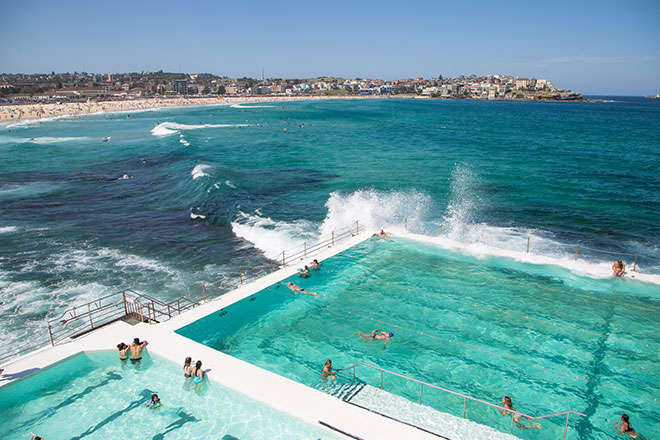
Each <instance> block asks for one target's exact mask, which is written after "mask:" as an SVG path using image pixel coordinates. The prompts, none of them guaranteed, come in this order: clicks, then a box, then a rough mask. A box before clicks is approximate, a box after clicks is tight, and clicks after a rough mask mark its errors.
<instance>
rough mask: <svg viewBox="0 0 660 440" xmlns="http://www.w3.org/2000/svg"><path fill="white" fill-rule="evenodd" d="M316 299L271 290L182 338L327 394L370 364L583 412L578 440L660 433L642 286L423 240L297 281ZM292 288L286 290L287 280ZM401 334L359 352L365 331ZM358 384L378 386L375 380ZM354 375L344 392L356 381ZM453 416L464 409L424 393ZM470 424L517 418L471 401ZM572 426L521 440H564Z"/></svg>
mask: <svg viewBox="0 0 660 440" xmlns="http://www.w3.org/2000/svg"><path fill="white" fill-rule="evenodd" d="M290 280H291V281H293V282H294V283H296V284H298V285H299V286H301V287H303V288H305V289H307V290H310V291H314V292H317V293H318V294H319V295H318V297H312V296H306V295H300V294H295V293H293V292H291V291H290V290H289V289H288V288H287V287H286V286H284V285H273V286H270V287H268V288H266V289H264V290H262V291H260V292H258V293H256V294H255V295H252V296H251V297H249V298H246V299H244V300H242V301H240V302H238V303H235V304H233V305H231V306H229V307H227V308H225V309H223V310H220V311H218V312H216V313H213V314H210V315H208V316H206V317H204V318H202V319H200V320H198V321H196V322H194V323H192V324H190V325H188V326H186V327H183V328H181V329H179V330H178V333H179V334H181V335H183V336H186V337H188V338H190V339H193V340H195V341H198V342H200V343H203V344H205V345H207V346H209V347H213V348H215V349H217V350H221V351H223V352H225V353H227V354H230V355H233V356H235V357H237V358H240V359H242V360H245V361H248V362H251V363H253V364H256V365H258V366H260V367H263V368H265V369H268V370H271V371H273V372H276V373H278V374H281V375H283V376H285V377H288V378H291V379H294V380H296V381H298V382H301V383H304V384H307V385H309V386H312V387H317V388H321V389H324V390H328V389H329V388H332V387H330V386H329V385H326V384H324V383H323V381H322V380H321V379H320V377H319V373H320V371H321V368H322V366H323V363H324V361H325V360H326V359H332V361H333V364H334V366H335V368H342V367H347V366H350V365H352V364H355V363H356V362H360V361H363V362H369V363H372V364H375V365H378V366H380V367H383V368H387V369H390V370H393V371H396V372H398V373H401V374H405V375H409V376H412V377H415V378H418V379H421V380H424V381H427V382H430V383H434V384H438V385H442V386H445V387H447V388H450V389H453V390H455V391H459V392H462V393H466V394H469V395H471V396H475V397H477V398H480V399H484V400H487V401H489V402H493V403H499V402H500V400H501V399H502V397H503V396H505V395H508V396H511V397H512V399H513V404H514V407H515V408H516V409H517V410H519V411H523V412H525V413H528V414H530V415H542V414H548V413H554V412H558V411H563V410H570V409H572V410H576V411H580V412H583V413H585V414H587V416H588V418H581V417H571V420H570V426H569V438H580V439H609V438H614V437H615V433H614V430H613V428H612V423H613V422H615V421H617V420H618V417H619V415H620V414H621V413H622V412H626V413H628V414H629V415H630V416H631V421H632V423H633V426H634V427H635V428H636V429H637V430H638V431H640V432H641V433H646V435H647V436H648V435H649V434H652V433H657V432H660V408H659V403H658V401H657V398H658V397H660V368H659V366H660V290H659V289H658V286H655V285H649V284H644V283H641V282H638V281H635V280H620V279H616V280H613V279H593V278H587V277H580V276H578V275H575V274H574V273H572V272H570V271H568V270H565V269H562V268H558V267H554V266H535V265H531V264H525V263H519V262H515V261H511V260H506V259H502V258H480V259H479V258H474V257H470V256H465V255H462V254H457V253H452V252H450V251H446V250H442V249H440V248H437V247H434V246H431V245H428V244H424V243H417V242H414V241H407V240H403V239H396V240H394V241H391V242H387V241H380V240H368V241H366V242H363V243H362V244H360V245H358V246H356V247H354V248H351V249H349V250H348V251H345V252H343V253H341V254H339V255H337V256H335V257H332V258H330V259H328V260H326V261H324V262H323V263H322V268H321V270H320V272H313V273H312V276H311V277H310V278H308V279H302V278H299V277H297V276H294V277H292V278H290ZM287 281H288V280H287ZM373 329H384V330H386V331H388V332H390V331H391V332H393V333H394V337H393V338H392V341H391V342H390V343H389V344H388V345H387V347H383V343H381V342H364V341H362V339H361V338H360V337H358V336H357V335H356V332H364V333H368V332H370V331H371V330H373ZM357 374H358V378H357V379H358V380H361V381H364V382H367V383H369V384H371V385H375V386H379V385H380V377H379V376H380V375H379V372H378V371H375V370H369V369H362V368H361V369H359V370H358V371H357ZM352 380H353V379H352V372H351V371H350V370H349V371H345V372H343V373H341V374H340V377H339V379H338V382H340V383H346V382H347V381H352ZM383 388H384V389H385V390H387V391H390V392H392V393H395V394H398V395H401V396H405V397H408V398H409V399H410V400H413V401H417V400H418V399H419V397H420V396H419V394H420V391H419V385H418V384H415V383H412V382H409V381H406V380H404V379H401V378H397V377H395V376H388V375H386V376H385V377H384V379H383ZM423 401H424V404H426V405H429V406H432V407H434V408H436V409H438V410H441V411H445V412H449V413H452V414H455V415H462V414H463V400H462V399H460V398H455V397H451V396H449V395H447V394H443V393H440V392H437V391H431V390H429V391H425V392H424V400H423ZM466 415H467V416H468V418H471V419H473V420H475V421H477V422H480V423H484V424H487V425H490V426H493V427H496V428H498V429H500V430H502V431H506V432H508V430H509V429H510V421H511V420H510V418H507V417H502V416H501V415H499V413H497V411H494V410H493V409H492V408H487V407H485V406H482V405H477V404H472V403H470V404H469V405H468V407H467V409H466ZM563 423H564V418H563V417H559V418H549V419H544V420H543V421H541V429H540V430H532V429H527V430H523V429H518V428H514V434H515V435H517V436H519V437H522V438H530V439H531V438H534V439H553V440H554V439H556V438H561V437H562V436H563V428H564V425H563Z"/></svg>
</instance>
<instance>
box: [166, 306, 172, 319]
mask: <svg viewBox="0 0 660 440" xmlns="http://www.w3.org/2000/svg"><path fill="white" fill-rule="evenodd" d="M167 317H168V318H172V312H171V311H170V304H169V303H168V304H167Z"/></svg>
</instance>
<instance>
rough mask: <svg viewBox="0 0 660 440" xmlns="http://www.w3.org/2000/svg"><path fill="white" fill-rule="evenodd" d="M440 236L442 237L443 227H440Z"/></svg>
mask: <svg viewBox="0 0 660 440" xmlns="http://www.w3.org/2000/svg"><path fill="white" fill-rule="evenodd" d="M440 235H442V225H440Z"/></svg>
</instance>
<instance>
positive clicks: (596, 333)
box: [386, 283, 648, 347]
mask: <svg viewBox="0 0 660 440" xmlns="http://www.w3.org/2000/svg"><path fill="white" fill-rule="evenodd" d="M386 285H387V286H389V287H394V288H397V289H400V290H407V291H410V292H413V293H419V294H421V295H425V296H430V297H433V298H438V299H443V300H447V301H451V302H453V303H456V304H468V305H471V306H472V307H474V308H476V309H485V310H489V311H492V312H496V313H503V314H507V315H516V316H518V317H521V318H524V319H527V320H530V321H537V322H540V323H543V324H547V325H552V326H554V327H557V326H559V327H565V328H567V329H570V330H574V331H578V332H584V333H590V334H592V335H594V336H600V337H603V338H606V339H612V340H617V341H619V342H626V343H628V344H633V345H640V346H642V345H645V346H646V347H648V344H645V343H642V342H636V341H633V340H630V339H625V338H619V337H617V336H611V335H604V334H602V333H598V332H595V331H593V330H587V329H583V328H579V327H573V326H571V325H568V324H562V323H556V322H552V321H548V320H545V319H540V318H534V317H532V316H529V315H523V314H522V313H519V312H514V311H511V310H503V309H496V308H493V307H488V306H485V305H483V304H478V303H471V304H470V303H468V302H466V301H459V300H456V299H453V298H449V297H448V296H440V295H435V294H433V293H428V292H423V291H421V290H413V289H411V288H409V287H402V286H397V285H391V284H390V283H386Z"/></svg>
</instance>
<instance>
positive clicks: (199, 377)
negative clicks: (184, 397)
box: [191, 361, 205, 384]
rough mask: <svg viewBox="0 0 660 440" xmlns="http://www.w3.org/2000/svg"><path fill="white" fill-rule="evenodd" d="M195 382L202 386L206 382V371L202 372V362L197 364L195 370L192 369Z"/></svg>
mask: <svg viewBox="0 0 660 440" xmlns="http://www.w3.org/2000/svg"><path fill="white" fill-rule="evenodd" d="M191 372H192V376H193V378H194V379H193V382H195V383H196V384H200V383H202V382H203V381H204V375H205V373H204V370H202V361H197V362H195V368H193V369H192V371H191Z"/></svg>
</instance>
